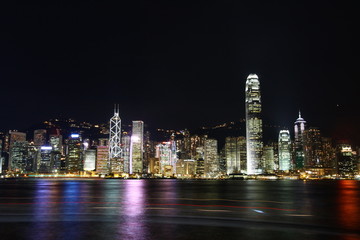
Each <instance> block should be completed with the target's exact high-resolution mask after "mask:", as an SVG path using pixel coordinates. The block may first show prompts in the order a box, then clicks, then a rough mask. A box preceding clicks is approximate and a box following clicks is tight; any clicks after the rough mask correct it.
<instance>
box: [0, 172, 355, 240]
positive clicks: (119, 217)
mask: <svg viewBox="0 0 360 240" xmlns="http://www.w3.org/2000/svg"><path fill="white" fill-rule="evenodd" d="M16 186H18V187H19V189H21V190H16V191H14V188H16ZM359 188H360V184H359V182H358V181H346V180H345V181H318V182H306V183H304V182H301V181H278V182H265V181H249V182H247V181H179V180H144V179H139V180H112V179H109V180H92V181H84V180H46V179H41V180H36V181H34V180H33V181H27V182H25V181H24V182H22V183H11V184H9V185H6V184H5V185H3V186H2V188H0V213H1V212H5V211H6V212H7V213H11V212H12V213H14V214H15V216H16V215H19V216H20V215H21V214H24V215H23V217H22V220H21V221H24V222H26V221H29V222H31V224H30V225H28V226H29V227H28V228H26V231H25V233H26V234H25V235H26V236H32V237H31V239H53V238H54V237H55V238H54V239H61V238H60V237H59V236H62V237H64V238H63V239H79V238H84V237H85V236H92V235H96V236H99V237H101V236H102V237H103V238H104V239H153V235H154V234H155V235H157V236H162V237H164V236H165V237H167V238H171V237H172V236H173V234H174V233H179V234H180V235H177V236H183V237H179V239H187V236H188V234H190V233H187V232H185V231H183V229H185V228H186V229H188V230H189V231H190V232H192V234H196V235H197V236H201V235H206V236H208V237H211V236H220V235H221V236H222V235H224V236H225V237H228V238H229V237H230V238H231V237H235V236H236V238H241V237H242V236H244V234H243V233H246V234H245V235H246V236H251V235H252V234H251V233H253V234H255V233H257V232H258V231H263V232H264V231H265V232H266V231H267V230H264V229H266V226H268V225H265V226H263V225H259V226H260V228H258V226H257V225H251V226H250V228H248V227H247V226H249V223H252V222H254V223H255V222H257V221H259V222H270V223H272V224H274V225H271V227H268V229H270V231H277V232H281V231H283V234H282V235H281V236H283V238H285V236H291V235H292V234H294V233H293V232H292V231H293V230H294V229H296V228H300V229H302V228H303V230H301V231H303V233H306V234H310V233H311V231H317V230H316V226H320V227H322V228H321V231H320V230H319V232H321V233H323V232H326V231H328V230H332V229H333V228H334V229H342V230H341V231H343V232H347V231H349V232H350V233H352V234H344V235H343V236H341V238H342V239H351V238H352V237H354V236H355V238H357V237H360V233H359V234H357V233H358V232H359V226H360V217H359V216H360V205H359V204H360V193H359V192H360V189H359ZM7 193H10V194H7ZM9 196H11V197H14V199H20V200H13V201H15V202H16V201H20V204H19V205H1V202H5V201H11V200H7V199H10V198H9ZM23 202H25V203H29V204H23V205H22V203H23ZM230 205H231V206H235V207H236V206H237V207H244V208H233V207H230ZM224 206H225V207H224ZM274 208H279V210H274ZM259 209H260V210H261V211H255V210H259ZM281 209H283V210H281ZM284 209H294V211H285V210H284ZM30 213H31V214H30ZM21 216H22V215H21ZM26 216H31V217H26ZM214 218H215V219H220V220H211V219H214ZM227 218H229V219H233V220H232V221H231V222H230V223H231V224H230V225H231V226H227V225H226V224H227V222H226V221H223V220H221V219H225V220H226V219H227ZM0 219H1V220H0V221H1V222H2V223H3V222H6V219H5V218H2V217H1V214H0ZM4 219H5V220H4ZM208 219H210V221H208ZM234 219H235V220H236V219H240V220H241V221H239V222H237V220H236V221H235V220H234ZM244 220H245V222H246V221H249V222H248V223H247V225H246V224H245V225H244ZM180 222H181V223H180ZM273 222H274V223H273ZM277 222H279V223H286V224H288V223H289V224H290V225H286V224H285V225H281V224H280V225H277V224H276V223H277ZM291 224H293V225H291ZM306 225H311V226H315V227H313V228H312V230H311V231H310V232H309V230H308V229H307V227H306ZM234 226H236V227H239V228H241V229H242V233H241V234H240V232H237V233H236V234H235V233H231V231H230V232H228V231H227V230H224V229H222V230H221V228H223V227H228V228H229V229H233V230H234ZM269 226H270V225H269ZM289 226H291V227H289ZM292 226H294V227H292ZM262 227H265V228H264V229H263V228H262ZM324 227H325V228H324ZM219 228H220V230H219ZM283 228H284V229H283ZM199 229H202V230H201V231H200V232H198V231H199ZM254 229H258V230H256V231H255V230H254ZM259 229H262V230H259ZM314 229H315V230H314ZM0 230H1V229H0ZM218 231H222V232H221V234H219V233H218ZM297 231H298V232H300V233H302V232H301V231H300V230H297ZM336 231H337V230H336ZM289 232H290V233H291V234H289ZM19 234H20V236H22V235H21V233H19ZM354 234H355V235H354ZM311 236H312V238H309V239H321V238H320V237H319V238H317V237H314V235H311ZM336 236H337V237H338V239H340V236H338V235H336ZM20 238H21V237H20ZM215 238H216V237H215ZM25 239H26V238H25ZM217 239H219V238H217ZM295 239H301V237H300V236H299V237H298V238H295ZM333 239H336V238H333Z"/></svg>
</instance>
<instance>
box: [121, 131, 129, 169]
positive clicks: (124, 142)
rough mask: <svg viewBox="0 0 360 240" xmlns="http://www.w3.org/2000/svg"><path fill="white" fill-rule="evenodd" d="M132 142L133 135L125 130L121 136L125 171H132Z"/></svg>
mask: <svg viewBox="0 0 360 240" xmlns="http://www.w3.org/2000/svg"><path fill="white" fill-rule="evenodd" d="M130 142H131V136H130V135H128V133H127V132H125V133H124V134H123V136H122V138H121V146H122V158H123V159H124V172H125V173H129V172H130Z"/></svg>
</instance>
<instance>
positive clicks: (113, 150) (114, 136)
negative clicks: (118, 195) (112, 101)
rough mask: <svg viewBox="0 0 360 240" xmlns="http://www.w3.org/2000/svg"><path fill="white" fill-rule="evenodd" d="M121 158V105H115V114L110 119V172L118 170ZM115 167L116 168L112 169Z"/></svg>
mask: <svg viewBox="0 0 360 240" xmlns="http://www.w3.org/2000/svg"><path fill="white" fill-rule="evenodd" d="M120 159H121V119H120V117H119V107H118V106H115V109H114V116H113V117H112V118H111V119H110V135H109V162H108V168H109V170H110V172H112V171H113V170H114V171H117V170H118V168H119V164H118V163H119V161H120ZM112 168H114V169H112Z"/></svg>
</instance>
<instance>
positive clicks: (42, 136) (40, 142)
mask: <svg viewBox="0 0 360 240" xmlns="http://www.w3.org/2000/svg"><path fill="white" fill-rule="evenodd" d="M45 144H46V129H36V130H35V131H34V145H35V146H36V147H40V146H44V145H45Z"/></svg>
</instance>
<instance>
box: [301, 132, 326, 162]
mask: <svg viewBox="0 0 360 240" xmlns="http://www.w3.org/2000/svg"><path fill="white" fill-rule="evenodd" d="M304 147H305V148H304V150H305V152H304V153H305V168H314V167H323V163H322V143H321V134H320V129H319V128H316V127H310V128H309V129H306V130H305V131H304Z"/></svg>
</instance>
